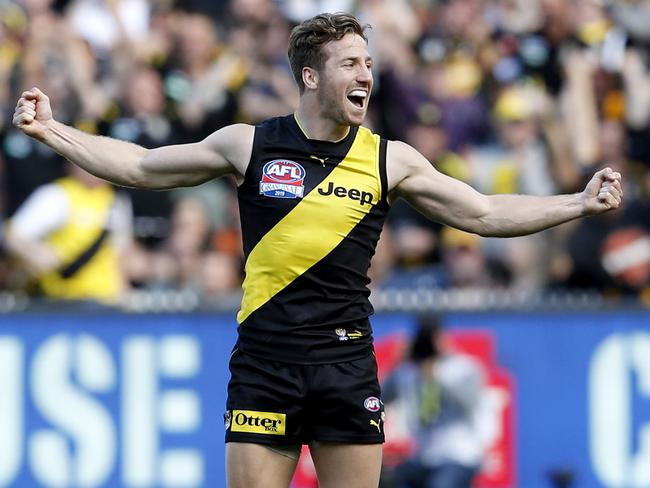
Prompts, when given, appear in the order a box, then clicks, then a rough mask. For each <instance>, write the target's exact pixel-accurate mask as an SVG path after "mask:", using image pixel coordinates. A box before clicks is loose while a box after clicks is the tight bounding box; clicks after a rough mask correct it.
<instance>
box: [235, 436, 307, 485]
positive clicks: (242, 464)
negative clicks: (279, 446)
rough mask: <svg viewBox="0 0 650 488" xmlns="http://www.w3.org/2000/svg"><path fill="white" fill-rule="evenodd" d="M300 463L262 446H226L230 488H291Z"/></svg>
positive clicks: (238, 444) (242, 443)
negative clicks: (297, 465) (292, 479)
mask: <svg viewBox="0 0 650 488" xmlns="http://www.w3.org/2000/svg"><path fill="white" fill-rule="evenodd" d="M297 463H298V461H297V460H296V459H291V458H290V457H287V456H283V455H282V454H279V453H277V452H274V451H271V450H270V449H269V448H267V447H264V446H262V445H259V444H250V443H245V442H228V443H227V444H226V477H227V479H228V483H227V484H228V488H288V487H289V484H290V483H291V478H292V477H293V473H294V471H295V470H296V464H297Z"/></svg>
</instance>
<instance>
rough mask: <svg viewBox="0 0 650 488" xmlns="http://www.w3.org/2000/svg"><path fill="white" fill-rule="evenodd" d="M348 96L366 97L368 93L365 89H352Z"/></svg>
mask: <svg viewBox="0 0 650 488" xmlns="http://www.w3.org/2000/svg"><path fill="white" fill-rule="evenodd" d="M348 96H350V97H361V98H366V97H367V96H368V93H367V92H366V91H365V90H352V91H351V92H350V94H349V95H348Z"/></svg>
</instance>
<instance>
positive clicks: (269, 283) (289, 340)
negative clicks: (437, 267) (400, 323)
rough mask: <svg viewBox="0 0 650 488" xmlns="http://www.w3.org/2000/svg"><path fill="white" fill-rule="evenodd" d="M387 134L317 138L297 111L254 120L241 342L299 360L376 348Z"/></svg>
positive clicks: (362, 131) (254, 350) (338, 357)
mask: <svg viewBox="0 0 650 488" xmlns="http://www.w3.org/2000/svg"><path fill="white" fill-rule="evenodd" d="M386 193H387V190H386V141H385V140H383V139H380V138H379V136H377V135H375V134H373V133H372V132H371V131H370V130H368V129H366V128H364V127H359V128H356V127H354V128H351V129H350V131H349V132H348V134H347V135H346V136H345V137H344V138H343V139H342V140H340V141H338V142H329V141H317V140H312V139H308V138H307V137H306V136H305V134H304V132H303V131H302V130H301V128H300V127H299V125H298V124H297V122H296V120H295V118H294V117H293V115H290V116H286V117H279V118H274V119H270V120H268V121H266V122H264V123H263V124H261V125H259V126H257V127H256V129H255V137H254V143H253V152H252V156H251V160H250V163H249V166H248V169H247V171H246V175H245V178H244V182H243V183H242V184H241V185H240V187H239V190H238V195H239V211H240V217H241V223H242V236H243V243H244V256H245V272H246V278H245V280H244V284H243V290H244V296H243V299H242V306H241V310H240V311H239V313H238V314H237V321H238V323H239V340H238V347H239V348H240V349H242V350H243V351H246V352H248V353H250V354H254V355H259V356H263V357H267V358H272V359H278V360H282V361H286V362H295V363H323V362H337V361H348V360H351V359H354V358H357V357H363V356H364V355H366V354H368V353H369V352H370V350H371V348H372V337H371V330H370V325H369V322H368V316H369V315H370V314H371V313H372V311H373V310H372V306H371V305H370V302H369V300H368V296H369V294H370V292H369V290H368V287H367V285H368V283H369V281H370V280H369V279H368V276H367V271H368V267H369V265H370V259H371V258H372V256H373V254H374V252H375V246H376V244H377V240H378V239H379V234H380V232H381V229H382V225H383V222H384V219H385V216H386V213H387V211H388V208H389V206H388V204H387V195H386Z"/></svg>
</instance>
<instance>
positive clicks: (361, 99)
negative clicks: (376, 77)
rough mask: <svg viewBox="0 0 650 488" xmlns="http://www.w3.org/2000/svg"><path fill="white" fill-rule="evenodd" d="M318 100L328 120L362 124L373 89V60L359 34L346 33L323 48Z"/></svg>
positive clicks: (346, 123)
mask: <svg viewBox="0 0 650 488" xmlns="http://www.w3.org/2000/svg"><path fill="white" fill-rule="evenodd" d="M323 49H324V52H325V56H326V60H327V61H325V65H324V66H323V68H322V69H321V70H320V72H319V90H318V97H319V100H320V102H321V107H323V110H324V114H325V116H326V117H328V118H331V119H332V120H334V121H336V122H337V123H340V124H345V125H361V124H362V123H363V119H364V118H365V116H366V112H367V110H368V101H369V100H370V90H371V89H372V72H371V67H372V58H371V57H370V54H369V53H368V45H367V44H366V41H364V40H363V38H362V37H361V36H359V35H357V34H346V35H345V36H343V37H342V38H341V39H339V40H338V41H332V42H330V43H328V44H326V45H325V46H324V47H323Z"/></svg>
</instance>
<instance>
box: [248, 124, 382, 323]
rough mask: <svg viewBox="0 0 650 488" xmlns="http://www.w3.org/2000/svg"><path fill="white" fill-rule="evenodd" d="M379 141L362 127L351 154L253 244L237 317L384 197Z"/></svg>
mask: <svg viewBox="0 0 650 488" xmlns="http://www.w3.org/2000/svg"><path fill="white" fill-rule="evenodd" d="M379 143H380V138H379V136H377V135H375V134H373V133H372V132H370V130H368V129H366V128H364V127H360V128H359V130H358V132H357V135H356V137H355V140H354V143H353V144H352V147H351V148H350V151H349V152H348V154H347V155H346V156H345V158H344V159H343V160H342V161H341V162H340V163H339V164H338V165H337V167H336V168H335V169H334V170H333V171H332V172H331V173H330V174H329V175H328V176H327V177H326V178H325V179H324V180H323V181H322V182H320V183H319V184H318V185H317V186H316V187H315V188H314V189H313V190H312V191H310V192H309V194H308V195H306V196H305V197H304V198H303V199H302V200H301V201H300V203H299V204H298V205H296V207H295V208H293V210H291V212H289V213H288V214H287V215H286V216H285V217H284V218H283V219H282V220H280V221H279V222H278V223H277V224H276V225H275V226H274V227H273V228H272V229H271V230H270V231H269V232H268V233H267V234H265V235H264V237H262V239H261V240H260V242H258V243H257V245H256V246H255V247H254V248H253V250H252V251H251V253H250V254H249V256H248V259H247V260H246V265H245V271H246V278H245V280H244V283H243V285H242V287H243V290H244V297H243V299H242V305H241V310H240V311H239V313H238V314H237V322H239V323H242V322H243V321H244V320H246V318H247V317H248V316H249V315H250V314H251V313H253V312H254V311H255V310H257V309H259V308H260V307H262V306H263V305H264V304H265V303H266V302H267V301H269V300H270V299H271V298H272V297H273V296H275V295H276V294H277V293H279V292H280V291H281V290H283V289H284V288H285V287H286V286H287V285H289V284H290V283H291V282H293V281H294V280H295V279H296V278H298V277H299V276H301V275H302V274H303V273H304V272H305V271H307V270H308V269H309V268H311V267H312V266H314V265H315V264H316V263H318V262H319V261H320V260H322V259H323V258H324V257H325V256H327V255H328V254H329V253H330V252H331V251H332V250H333V249H335V248H336V247H337V246H338V245H339V244H340V243H341V241H343V239H345V237H346V236H347V235H348V234H349V233H350V232H351V231H352V230H353V229H354V228H355V226H356V225H357V224H358V223H359V222H360V221H361V220H362V219H363V218H364V217H365V216H366V215H367V214H368V213H369V212H370V210H371V209H372V208H373V207H374V206H375V205H377V203H379V201H380V199H381V178H380V176H379ZM337 189H338V190H337Z"/></svg>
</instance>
